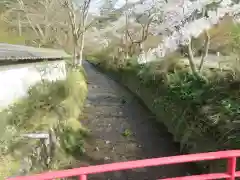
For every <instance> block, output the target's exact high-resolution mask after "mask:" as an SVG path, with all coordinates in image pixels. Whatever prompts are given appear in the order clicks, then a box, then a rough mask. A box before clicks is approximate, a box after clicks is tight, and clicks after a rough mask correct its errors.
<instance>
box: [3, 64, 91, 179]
mask: <svg viewBox="0 0 240 180" xmlns="http://www.w3.org/2000/svg"><path fill="white" fill-rule="evenodd" d="M86 93H87V86H86V83H85V77H84V74H83V71H82V70H79V69H73V70H71V71H69V72H68V73H67V78H66V80H58V81H56V82H46V81H43V82H41V83H39V84H37V85H35V86H33V87H32V88H31V89H29V91H28V96H27V97H25V98H23V99H21V100H20V101H18V102H16V103H15V104H14V105H12V106H11V107H9V108H8V109H6V110H5V111H3V112H1V114H0V117H1V123H2V124H4V126H3V125H2V126H1V127H2V129H1V132H0V133H1V135H0V141H1V144H0V152H1V154H0V155H1V156H0V158H1V161H0V179H5V178H6V177H9V176H14V175H24V174H26V173H27V174H29V173H34V172H35V173H36V172H41V171H47V170H53V169H59V168H61V169H63V168H67V167H68V168H69V167H73V166H75V165H76V159H75V158H73V155H74V153H78V154H81V153H83V152H84V146H83V145H84V137H85V136H86V135H87V130H86V129H84V128H83V127H82V126H81V123H80V122H79V115H80V114H81V110H82V107H83V102H84V100H85V97H86ZM29 133H30V134H31V133H44V134H48V135H49V138H48V140H44V139H41V138H30V137H26V136H23V135H26V134H29Z"/></svg>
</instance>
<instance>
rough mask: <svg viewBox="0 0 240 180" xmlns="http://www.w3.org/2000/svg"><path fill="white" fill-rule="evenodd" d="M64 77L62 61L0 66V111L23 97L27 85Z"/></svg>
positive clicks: (64, 71) (64, 70)
mask: <svg viewBox="0 0 240 180" xmlns="http://www.w3.org/2000/svg"><path fill="white" fill-rule="evenodd" d="M65 78H66V69H65V62H64V61H51V62H41V63H29V64H19V65H9V66H2V67H1V66H0V111H1V110H2V109H4V108H6V107H7V106H8V105H10V104H12V103H13V102H15V101H17V100H18V99H19V98H21V97H24V96H25V95H26V93H27V90H28V89H29V87H31V86H33V85H35V84H36V83H37V82H40V81H41V80H42V79H44V80H50V81H55V80H58V79H65Z"/></svg>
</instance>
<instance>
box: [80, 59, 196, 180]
mask: <svg viewBox="0 0 240 180" xmlns="http://www.w3.org/2000/svg"><path fill="white" fill-rule="evenodd" d="M83 66H84V68H85V71H86V73H87V79H88V88H89V92H88V93H89V94H88V97H87V101H86V103H85V110H84V114H85V115H84V117H85V118H84V120H82V123H83V125H84V126H86V127H88V128H89V129H90V131H91V134H92V136H93V138H92V139H94V140H93V141H91V142H90V143H88V144H87V145H86V154H85V157H86V158H84V159H85V160H84V163H85V165H97V164H104V163H111V162H121V161H129V160H139V159H145V158H156V157H163V156H173V155H178V154H179V147H177V145H176V144H175V143H174V142H173V140H172V137H171V135H170V134H169V133H168V132H167V130H166V128H165V127H164V126H163V125H157V126H156V123H154V118H155V117H154V116H153V115H152V113H151V112H150V111H149V110H148V109H147V108H145V107H144V106H143V105H142V104H141V103H140V102H139V100H138V99H137V98H136V97H134V95H132V93H130V92H129V91H128V90H126V89H125V88H124V87H122V86H121V85H120V84H118V83H117V82H115V81H114V80H112V79H110V78H109V77H107V76H106V75H105V74H103V73H101V72H99V71H98V70H97V69H95V68H94V67H93V66H92V65H91V64H89V63H88V62H86V61H84V63H83ZM124 134H125V135H124ZM193 166H194V165H192V164H180V165H171V166H163V167H152V168H142V169H134V170H128V171H118V172H112V173H104V174H97V175H91V176H89V177H90V178H89V179H92V180H95V179H96V180H97V179H98V180H102V179H109V180H110V179H111V180H120V179H121V180H147V179H149V180H153V179H159V178H164V177H176V176H185V175H189V174H192V173H191V172H193V171H194V172H195V168H194V167H193Z"/></svg>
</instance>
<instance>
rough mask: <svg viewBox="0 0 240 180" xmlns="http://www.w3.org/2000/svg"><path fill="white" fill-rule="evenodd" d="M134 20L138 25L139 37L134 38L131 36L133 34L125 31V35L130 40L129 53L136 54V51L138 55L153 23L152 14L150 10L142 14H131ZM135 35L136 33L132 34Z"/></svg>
mask: <svg viewBox="0 0 240 180" xmlns="http://www.w3.org/2000/svg"><path fill="white" fill-rule="evenodd" d="M133 15H134V16H135V17H136V18H135V21H136V22H137V23H138V24H140V37H137V38H136V37H135V38H134V36H133V35H132V34H133V33H131V32H130V30H129V29H128V30H127V35H128V37H129V39H130V41H131V42H130V46H129V48H130V49H129V51H130V52H131V53H130V54H131V55H133V54H136V51H137V50H138V51H139V53H142V52H143V43H144V42H145V41H146V40H147V38H148V35H149V27H150V25H151V23H152V21H153V17H154V14H152V13H151V10H148V11H146V12H144V13H142V14H133ZM137 29H139V28H137ZM134 34H136V32H134Z"/></svg>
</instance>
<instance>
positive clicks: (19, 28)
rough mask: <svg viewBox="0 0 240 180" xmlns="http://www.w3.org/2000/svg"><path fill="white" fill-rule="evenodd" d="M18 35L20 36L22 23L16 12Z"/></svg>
mask: <svg viewBox="0 0 240 180" xmlns="http://www.w3.org/2000/svg"><path fill="white" fill-rule="evenodd" d="M18 35H19V36H22V24H21V19H20V13H18Z"/></svg>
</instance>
